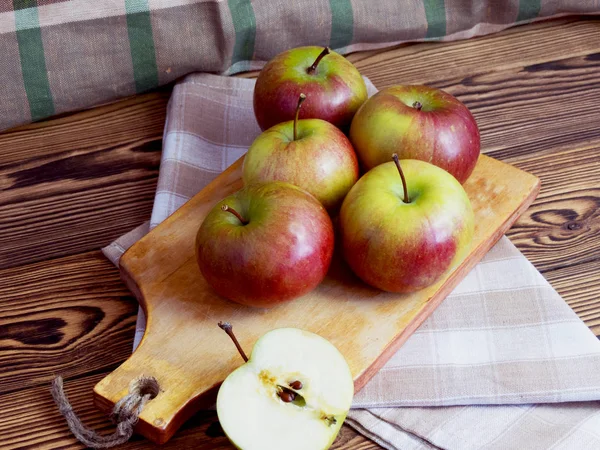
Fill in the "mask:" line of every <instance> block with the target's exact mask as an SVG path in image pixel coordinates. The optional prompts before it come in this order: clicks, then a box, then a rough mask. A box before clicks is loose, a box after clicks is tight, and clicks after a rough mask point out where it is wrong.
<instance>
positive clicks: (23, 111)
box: [0, 0, 600, 130]
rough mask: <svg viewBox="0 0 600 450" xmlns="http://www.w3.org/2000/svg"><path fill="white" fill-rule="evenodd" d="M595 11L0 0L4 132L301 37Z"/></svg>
mask: <svg viewBox="0 0 600 450" xmlns="http://www.w3.org/2000/svg"><path fill="white" fill-rule="evenodd" d="M599 11H600V5H599V3H598V2H597V1H586V0H477V1H473V0H404V1H398V0H303V1H297V2H293V1H290V0H252V1H251V0H227V1H225V0H13V1H10V0H0V80H1V82H0V130H3V129H6V128H9V127H11V126H14V125H18V124H23V123H27V122H30V121H35V120H39V119H43V118H45V117H48V116H51V115H53V114H58V113H64V112H68V111H73V110H77V109H82V108H86V107H90V106H93V105H97V104H100V103H105V102H108V101H112V100H115V99H117V98H120V97H124V96H127V95H131V94H135V93H140V92H144V91H147V90H149V89H152V88H154V87H157V86H160V85H162V84H166V83H169V82H171V81H173V80H175V79H176V78H178V77H181V76H183V75H185V74H187V73H190V72H197V71H200V72H213V73H222V74H232V73H235V72H239V71H244V70H249V69H256V68H260V67H261V66H262V64H263V63H264V62H265V61H267V60H269V59H270V58H271V57H273V56H274V55H276V54H277V53H279V52H281V51H283V50H285V49H287V48H290V47H296V46H300V45H323V46H325V45H329V46H331V47H333V48H334V49H336V50H338V51H340V52H342V53H347V52H351V51H358V50H366V49H373V48H381V47H385V46H390V45H394V44H397V43H400V42H406V41H421V40H428V39H462V38H467V37H471V36H474V35H481V34H485V33H490V32H494V31H498V30H501V29H503V28H506V27H508V26H512V25H514V24H517V23H521V22H526V21H532V20H536V19H540V18H547V17H550V16H556V15H562V14H568V13H572V14H589V13H594V12H599Z"/></svg>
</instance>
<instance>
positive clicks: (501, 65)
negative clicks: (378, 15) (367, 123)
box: [348, 18, 600, 88]
mask: <svg viewBox="0 0 600 450" xmlns="http://www.w3.org/2000/svg"><path fill="white" fill-rule="evenodd" d="M599 34H600V21H599V20H595V19H588V20H585V21H582V20H578V19H576V18H568V19H563V20H559V21H548V22H541V23H537V24H532V25H526V26H521V27H516V28H510V29H508V30H505V31H502V32H500V33H495V34H491V35H489V36H483V37H479V38H476V39H468V40H463V41H455V42H425V43H420V44H414V45H406V44H402V45H399V46H397V47H395V48H392V49H384V50H374V51H370V52H360V53H355V54H352V55H349V56H348V59H349V60H350V61H352V62H353V63H354V64H355V65H356V66H357V67H358V68H359V70H360V71H361V72H362V73H363V74H364V75H366V76H368V77H369V78H370V79H371V80H372V81H373V83H375V85H376V86H378V87H380V88H381V87H385V86H389V85H391V84H394V83H402V84H432V83H440V82H444V81H445V80H451V79H455V78H457V77H467V76H473V75H476V74H480V73H486V72H491V71H501V70H510V69H514V68H520V67H523V66H528V65H532V64H539V63H542V62H545V61H558V60H561V59H564V58H571V57H574V56H581V55H588V54H591V53H597V52H600V40H599V39H598V36H599ZM559 43H560V44H559Z"/></svg>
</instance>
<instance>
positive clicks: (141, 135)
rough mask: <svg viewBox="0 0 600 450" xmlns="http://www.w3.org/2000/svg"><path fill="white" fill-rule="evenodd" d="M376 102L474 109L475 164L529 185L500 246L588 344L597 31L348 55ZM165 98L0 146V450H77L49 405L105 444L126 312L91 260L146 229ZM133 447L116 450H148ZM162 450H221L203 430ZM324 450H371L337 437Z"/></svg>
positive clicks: (599, 294)
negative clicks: (55, 395)
mask: <svg viewBox="0 0 600 450" xmlns="http://www.w3.org/2000/svg"><path fill="white" fill-rule="evenodd" d="M350 59H351V60H352V61H354V62H355V63H356V65H357V67H358V68H359V70H361V71H362V73H363V74H365V75H367V76H368V77H370V78H371V80H373V82H374V83H375V85H376V86H377V87H379V88H382V87H384V86H388V85H392V84H397V83H425V84H430V85H433V86H436V87H439V88H443V89H445V90H447V91H448V92H450V93H452V94H454V95H456V96H457V97H458V98H459V99H461V100H462V101H463V102H465V103H466V104H467V106H469V108H471V110H472V111H473V113H474V115H475V117H476V119H477V121H478V123H479V127H480V130H481V137H482V149H483V151H484V152H485V153H486V154H488V155H490V156H493V157H495V158H498V159H501V160H503V161H506V162H509V163H511V164H514V165H516V166H517V167H520V168H522V169H524V170H527V171H530V172H532V173H534V174H536V175H537V176H539V177H540V178H541V180H542V190H541V193H540V195H539V197H538V199H537V200H536V202H535V203H534V204H533V206H532V207H531V208H530V209H529V210H528V211H527V212H526V213H525V214H524V215H523V217H522V218H521V219H520V220H519V221H518V222H517V224H516V225H515V226H514V227H513V228H512V229H511V231H510V232H509V233H508V235H509V237H510V239H511V240H512V241H513V242H514V243H515V244H516V245H517V247H519V249H521V251H523V253H524V254H525V255H526V256H527V257H528V258H529V259H530V260H531V261H532V262H533V264H534V265H535V266H536V267H537V268H538V269H539V270H540V271H541V272H542V273H543V274H544V276H545V277H546V278H547V279H548V280H549V281H550V282H551V283H552V285H553V286H554V287H555V288H556V289H557V290H558V292H560V294H561V295H562V296H563V297H564V298H565V300H566V301H567V302H568V303H569V304H570V305H571V307H572V308H573V309H574V310H575V311H576V312H577V314H578V315H579V316H580V317H581V318H582V319H583V320H584V321H585V323H586V324H587V325H588V326H589V327H590V328H591V329H592V331H593V332H594V333H595V334H596V335H600V107H599V105H600V20H595V19H593V18H588V19H585V20H577V19H565V20H560V21H554V22H545V23H539V24H535V25H528V26H523V27H519V28H514V29H511V30H507V31H505V32H502V33H499V34H495V35H493V36H489V37H483V38H477V39H472V40H468V41H463V42H456V43H444V44H438V43H428V44H416V45H407V46H400V47H397V48H395V49H392V50H387V51H374V52H366V53H361V54H354V55H351V56H350ZM169 94H170V89H169V88H164V89H162V90H160V91H158V92H153V93H150V94H146V95H142V96H138V97H136V98H132V99H128V100H124V101H121V102H119V103H115V104H112V105H108V106H104V107H100V108H96V109H92V110H89V111H84V112H80V113H77V114H73V115H68V116H64V117H60V118H56V119H53V120H49V121H45V122H41V123H37V124H33V125H30V126H26V127H21V128H18V129H13V130H11V131H8V132H5V133H2V134H0V189H1V191H0V192H1V194H0V417H2V421H1V423H0V448H2V449H10V448H25V447H27V448H32V447H35V448H60V449H66V448H81V446H80V445H79V444H78V443H77V442H76V441H75V439H74V438H73V437H72V436H71V434H70V432H69V430H68V428H67V425H66V423H65V422H64V420H63V418H62V416H60V414H59V413H58V412H57V410H56V408H55V406H54V404H53V402H52V398H51V396H50V394H49V383H50V380H51V379H52V378H53V377H54V376H55V374H62V375H63V376H64V377H65V378H66V383H65V386H66V391H67V394H68V395H69V396H70V398H71V400H72V403H73V406H74V408H75V410H76V411H77V412H78V413H79V414H80V416H81V417H82V419H83V420H84V422H85V423H86V424H87V425H89V426H90V427H93V428H95V429H97V430H100V431H104V432H108V431H112V427H111V425H110V422H109V421H108V420H107V419H106V418H105V417H104V416H103V415H102V414H101V413H99V412H98V411H97V410H96V409H95V408H94V406H93V404H92V387H93V386H94V384H95V383H96V382H98V381H99V380H100V379H102V378H103V377H104V376H105V375H106V374H107V373H109V372H111V371H112V370H113V369H114V368H116V367H117V366H118V365H119V364H120V363H121V362H122V361H123V360H125V359H126V358H127V356H128V355H129V353H130V351H131V344H132V340H133V333H134V325H135V315H136V311H137V305H136V302H135V299H134V298H133V297H132V295H131V294H130V293H129V291H128V290H127V288H126V287H125V285H124V284H123V283H122V282H121V281H120V279H119V273H118V271H117V269H116V268H115V267H113V266H112V265H111V264H110V263H109V262H108V261H107V260H106V259H105V258H104V257H103V255H102V253H101V252H100V250H99V249H100V248H101V247H102V246H104V245H106V244H107V243H109V242H110V241H112V240H113V239H115V238H117V237H118V236H120V235H121V234H123V233H125V232H127V231H129V230H130V229H132V228H134V227H136V226H137V225H139V224H140V223H142V222H144V221H145V220H147V219H148V218H149V217H150V212H151V208H152V202H153V197H154V189H155V186H156V180H157V175H158V166H159V161H160V150H161V134H162V129H163V125H164V119H165V107H166V103H167V100H168V98H169ZM151 447H152V445H151V444H150V443H149V442H148V441H145V440H143V439H142V438H140V437H135V438H134V439H133V440H132V441H131V442H130V443H129V444H127V445H125V446H124V448H128V449H134V448H151ZM163 448H177V449H182V448H195V449H229V448H232V447H230V446H229V444H228V443H227V440H226V439H225V438H224V437H223V436H222V434H221V432H220V429H219V427H218V424H217V419H216V415H215V414H214V413H211V412H203V413H200V414H198V415H196V416H195V417H194V418H193V419H192V420H190V421H189V423H187V424H186V425H185V426H184V428H183V429H182V430H180V432H179V433H178V434H177V435H176V436H175V437H174V438H173V439H172V440H171V441H170V442H169V443H168V444H166V445H165V446H163ZM332 448H335V449H362V450H365V449H375V448H379V447H378V446H377V445H375V444H373V443H372V442H371V441H369V440H367V439H365V438H363V437H361V436H359V435H357V434H356V433H355V432H354V431H353V430H352V429H351V428H349V427H347V426H344V428H343V430H342V433H341V434H340V437H339V438H338V440H337V441H336V443H335V444H334V446H333V447H332Z"/></svg>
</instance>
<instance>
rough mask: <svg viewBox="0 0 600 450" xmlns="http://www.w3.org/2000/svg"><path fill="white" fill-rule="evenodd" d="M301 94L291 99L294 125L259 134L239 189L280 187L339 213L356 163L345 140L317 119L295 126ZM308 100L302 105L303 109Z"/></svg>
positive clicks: (248, 157) (354, 180) (280, 125)
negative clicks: (261, 185) (258, 184)
mask: <svg viewBox="0 0 600 450" xmlns="http://www.w3.org/2000/svg"><path fill="white" fill-rule="evenodd" d="M305 98H306V97H305V96H304V94H300V97H299V99H297V101H298V103H297V107H296V116H295V118H294V120H291V121H288V122H283V123H280V124H277V125H274V126H273V127H271V128H269V129H268V130H267V131H264V132H263V133H262V134H261V135H260V136H258V138H256V140H255V141H254V143H253V144H252V145H251V146H250V148H249V149H248V153H247V154H246V157H245V158H244V166H243V180H244V184H251V183H255V182H268V181H286V182H288V183H291V184H294V185H296V186H298V187H300V188H302V189H304V190H306V191H308V192H309V193H311V194H312V195H314V196H315V197H316V198H317V200H319V201H320V202H321V203H322V204H323V206H325V208H326V209H327V210H329V211H333V210H336V209H339V206H340V205H341V203H342V200H344V197H345V196H346V194H347V193H348V191H349V190H350V188H351V187H352V186H353V185H354V183H356V181H357V180H358V160H357V159H356V154H355V153H354V149H353V148H352V144H351V143H350V141H349V140H348V138H347V137H346V136H345V135H344V133H342V132H341V131H340V130H339V129H338V128H336V127H335V126H334V125H332V124H331V123H329V122H326V121H324V120H321V119H303V120H298V115H299V111H300V110H301V108H300V106H301V105H302V102H303V101H304V100H305ZM308 100H309V99H307V100H306V101H304V103H305V104H306V103H307V102H308Z"/></svg>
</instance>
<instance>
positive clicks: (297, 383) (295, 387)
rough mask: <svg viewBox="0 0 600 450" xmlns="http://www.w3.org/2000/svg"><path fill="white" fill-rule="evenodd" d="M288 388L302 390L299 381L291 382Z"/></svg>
mask: <svg viewBox="0 0 600 450" xmlns="http://www.w3.org/2000/svg"><path fill="white" fill-rule="evenodd" d="M290 387H291V388H292V389H295V390H297V391H299V390H300V389H302V382H301V381H300V380H296V381H292V382H291V383H290Z"/></svg>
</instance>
